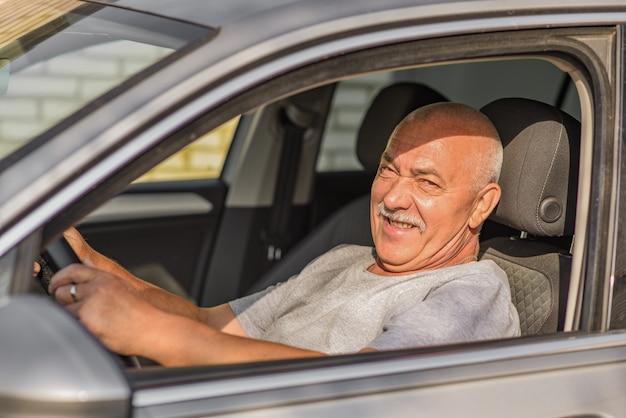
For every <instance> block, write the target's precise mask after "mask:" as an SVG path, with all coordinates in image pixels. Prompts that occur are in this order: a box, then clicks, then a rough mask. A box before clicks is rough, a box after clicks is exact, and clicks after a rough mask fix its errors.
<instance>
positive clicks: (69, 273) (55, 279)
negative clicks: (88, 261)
mask: <svg viewBox="0 0 626 418" xmlns="http://www.w3.org/2000/svg"><path fill="white" fill-rule="evenodd" d="M98 273H99V271H98V270H96V269H95V268H93V267H90V266H85V265H82V264H72V265H70V266H67V267H65V268H64V269H61V270H59V271H58V272H57V273H56V274H55V275H54V276H52V280H50V285H49V286H48V292H49V293H50V294H54V293H55V292H56V290H57V289H58V288H59V287H61V286H67V285H69V284H72V283H87V282H89V281H91V280H93V279H94V278H95V277H96V276H97V275H98Z"/></svg>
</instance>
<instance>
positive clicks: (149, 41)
mask: <svg viewBox="0 0 626 418" xmlns="http://www.w3.org/2000/svg"><path fill="white" fill-rule="evenodd" d="M26 4H28V7H26ZM0 18H1V19H2V21H3V33H2V34H1V35H0V83H1V84H0V158H3V157H5V156H7V155H8V154H9V153H11V152H12V151H13V150H15V149H17V148H19V147H20V146H21V145H23V144H24V143H26V142H28V141H29V140H31V139H33V138H34V137H36V136H37V135H39V134H41V133H43V132H45V131H46V130H48V129H49V128H50V127H52V126H53V125H55V124H57V123H58V122H60V121H61V120H62V119H64V118H66V117H68V116H69V115H71V114H73V113H74V112H77V111H79V110H84V109H85V107H86V106H87V105H88V104H89V103H91V102H93V101H94V99H96V98H97V97H100V96H101V95H102V94H104V93H106V92H108V91H110V90H112V89H113V88H115V87H117V86H119V85H120V84H121V83H122V82H124V81H126V80H127V79H129V78H130V77H131V76H133V75H135V74H137V73H139V72H140V71H142V70H144V69H145V68H147V67H148V66H150V65H152V64H153V63H155V62H157V61H159V60H161V59H162V58H163V57H165V56H167V55H169V54H171V53H173V52H175V51H177V50H179V49H181V48H183V47H185V46H186V45H188V44H189V43H191V42H192V41H194V40H197V39H199V38H201V37H202V36H205V35H206V34H207V32H210V30H208V29H205V28H198V27H196V26H193V25H188V24H185V23H181V22H172V21H169V20H166V19H163V18H159V17H156V16H149V15H144V14H141V13H137V12H132V11H130V10H122V11H120V10H118V9H115V8H110V7H105V6H101V5H94V4H89V3H85V2H80V1H74V0H57V1H45V0H29V1H28V3H26V2H24V1H23V0H7V1H4V2H0Z"/></svg>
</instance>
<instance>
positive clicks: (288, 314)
mask: <svg viewBox="0 0 626 418" xmlns="http://www.w3.org/2000/svg"><path fill="white" fill-rule="evenodd" d="M374 262H375V259H374V250H373V249H372V248H371V247H361V246H355V245H346V246H340V247H337V248H335V249H333V250H331V251H329V252H327V253H326V254H324V255H322V256H320V257H318V258H317V259H315V260H314V261H313V262H311V263H310V264H309V265H308V266H307V267H305V268H304V269H303V270H302V272H301V273H300V274H298V275H297V276H294V277H292V278H291V279H289V280H288V281H286V282H284V283H281V284H279V285H277V286H272V287H269V288H268V289H266V290H264V291H262V292H259V293H256V294H254V295H250V296H247V297H244V298H241V299H237V300H234V301H232V302H230V306H231V308H232V310H233V312H234V313H235V315H236V316H237V319H238V320H239V322H240V323H241V326H242V327H243V329H244V330H245V331H246V333H247V334H248V336H250V337H251V338H255V339H260V340H266V341H273V342H278V343H283V344H287V345H290V346H294V347H299V348H305V349H309V350H316V351H320V352H324V353H326V354H346V353H355V352H358V351H360V350H362V349H364V348H368V347H369V348H374V349H377V350H390V349H400V348H408V347H416V346H425V345H436V344H448V343H453V342H461V341H472V340H484V339H495V338H506V337H515V336H519V335H520V327H519V318H518V315H517V310H516V309H515V307H514V306H513V304H512V303H511V292H510V289H509V283H508V280H507V277H506V273H504V271H502V270H501V269H500V268H499V267H498V266H497V265H496V264H495V263H494V262H492V261H489V260H484V261H479V262H475V263H469V264H463V265H457V266H451V267H444V268H440V269H437V270H430V271H424V272H419V273H415V274H411V275H407V276H379V275H376V274H373V273H370V272H369V271H367V268H368V267H370V266H371V265H372V264H373V263H374Z"/></svg>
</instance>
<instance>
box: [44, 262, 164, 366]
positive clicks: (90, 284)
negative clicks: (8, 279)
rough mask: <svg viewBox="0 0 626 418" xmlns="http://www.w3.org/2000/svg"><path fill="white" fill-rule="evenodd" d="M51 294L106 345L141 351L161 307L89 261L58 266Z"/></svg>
mask: <svg viewBox="0 0 626 418" xmlns="http://www.w3.org/2000/svg"><path fill="white" fill-rule="evenodd" d="M49 291H50V294H51V295H53V296H54V298H55V299H56V300H57V301H58V302H59V303H60V304H61V305H64V306H65V307H66V308H67V309H68V311H70V312H71V313H72V314H73V315H74V316H76V317H77V318H78V320H79V321H80V322H81V323H82V324H83V325H84V326H85V327H86V328H87V329H88V330H89V331H90V332H91V333H93V334H94V335H95V336H96V337H98V338H99V339H100V340H101V341H102V343H103V344H104V345H105V346H107V347H108V348H109V349H111V350H113V351H115V352H117V353H120V354H125V355H142V351H143V347H145V346H146V345H147V344H149V341H146V339H147V338H149V337H150V335H151V333H150V330H154V329H155V326H154V325H155V324H154V321H155V320H158V318H159V315H160V314H162V312H161V311H159V310H158V309H156V308H155V307H154V306H152V305H151V304H150V303H148V302H147V301H146V300H145V299H144V298H143V297H141V295H140V294H139V293H138V292H137V291H136V290H135V289H134V288H133V287H132V286H131V285H130V284H129V283H127V282H126V281H124V280H122V279H120V278H119V277H117V276H115V275H113V274H111V273H108V272H105V271H102V270H98V269H97V268H95V267H93V266H89V265H80V264H74V265H71V266H69V267H66V268H64V269H62V270H60V271H59V272H58V273H57V274H56V275H55V276H54V277H53V278H52V281H51V282H50V286H49Z"/></svg>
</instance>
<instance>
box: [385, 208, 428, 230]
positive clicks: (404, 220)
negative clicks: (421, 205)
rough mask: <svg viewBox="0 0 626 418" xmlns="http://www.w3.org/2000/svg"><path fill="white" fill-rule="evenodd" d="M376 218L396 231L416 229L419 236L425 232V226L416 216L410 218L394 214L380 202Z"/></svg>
mask: <svg viewBox="0 0 626 418" xmlns="http://www.w3.org/2000/svg"><path fill="white" fill-rule="evenodd" d="M377 212H378V216H380V217H382V218H384V219H385V220H386V221H387V222H388V223H389V225H391V226H392V227H394V228H397V229H413V228H417V229H418V230H419V232H420V233H421V234H423V233H424V232H426V224H425V223H424V221H422V220H421V219H420V218H419V217H417V216H411V215H409V214H407V213H400V212H394V211H391V210H389V209H387V208H386V207H385V204H384V203H382V202H380V203H379V204H378V207H377Z"/></svg>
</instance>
